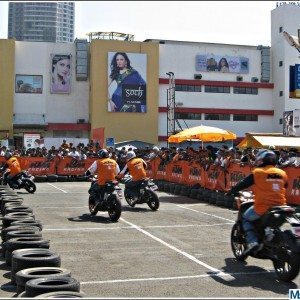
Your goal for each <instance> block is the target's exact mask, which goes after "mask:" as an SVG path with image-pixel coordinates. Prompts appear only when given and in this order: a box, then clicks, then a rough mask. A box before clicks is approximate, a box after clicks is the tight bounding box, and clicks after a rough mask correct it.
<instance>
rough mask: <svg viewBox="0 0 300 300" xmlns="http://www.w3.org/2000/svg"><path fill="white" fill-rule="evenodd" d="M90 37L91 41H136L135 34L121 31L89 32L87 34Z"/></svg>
mask: <svg viewBox="0 0 300 300" xmlns="http://www.w3.org/2000/svg"><path fill="white" fill-rule="evenodd" d="M86 35H87V36H88V37H89V43H90V42H91V41H92V40H119V41H134V35H133V34H130V33H121V32H112V31H110V32H103V31H98V32H89V33H87V34H86Z"/></svg>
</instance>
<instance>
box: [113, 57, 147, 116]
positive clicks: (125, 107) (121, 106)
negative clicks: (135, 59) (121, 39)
mask: <svg viewBox="0 0 300 300" xmlns="http://www.w3.org/2000/svg"><path fill="white" fill-rule="evenodd" d="M109 67H110V74H109V77H108V88H109V87H110V86H111V84H112V83H113V82H116V84H117V87H116V89H115V90H114V92H113V93H112V95H110V93H109V92H108V111H110V112H115V111H127V112H141V111H143V110H144V108H143V107H142V106H143V105H141V104H139V103H137V104H127V103H124V100H123V98H122V86H123V85H125V84H126V85H130V84H132V85H146V81H145V80H144V79H143V78H142V76H141V75H140V73H139V72H138V71H137V70H136V69H134V68H133V66H131V62H130V59H129V58H128V55H127V54H126V53H125V52H116V53H115V54H114V56H113V57H112V59H111V61H110V65H109Z"/></svg>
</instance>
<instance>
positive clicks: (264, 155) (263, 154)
mask: <svg viewBox="0 0 300 300" xmlns="http://www.w3.org/2000/svg"><path fill="white" fill-rule="evenodd" d="M276 164H277V156H276V154H275V152H273V151H271V150H267V149H261V150H259V151H258V152H257V154H256V156H255V165H256V166H258V167H262V166H267V165H272V166H275V165H276Z"/></svg>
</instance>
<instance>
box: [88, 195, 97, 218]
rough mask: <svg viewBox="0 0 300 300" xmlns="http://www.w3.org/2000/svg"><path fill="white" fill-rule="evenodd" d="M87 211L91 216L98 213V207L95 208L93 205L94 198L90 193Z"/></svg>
mask: <svg viewBox="0 0 300 300" xmlns="http://www.w3.org/2000/svg"><path fill="white" fill-rule="evenodd" d="M89 211H90V213H91V215H92V216H96V214H97V213H98V209H97V208H96V205H95V199H94V197H93V196H91V195H90V196H89Z"/></svg>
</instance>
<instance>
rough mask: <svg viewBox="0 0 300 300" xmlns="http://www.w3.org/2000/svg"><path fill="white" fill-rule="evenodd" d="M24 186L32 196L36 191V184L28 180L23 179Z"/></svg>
mask: <svg viewBox="0 0 300 300" xmlns="http://www.w3.org/2000/svg"><path fill="white" fill-rule="evenodd" d="M23 186H24V189H25V190H26V191H27V192H28V193H30V194H33V193H34V192H35V191H36V185H35V183H34V182H33V181H31V180H30V179H28V178H25V179H23Z"/></svg>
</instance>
